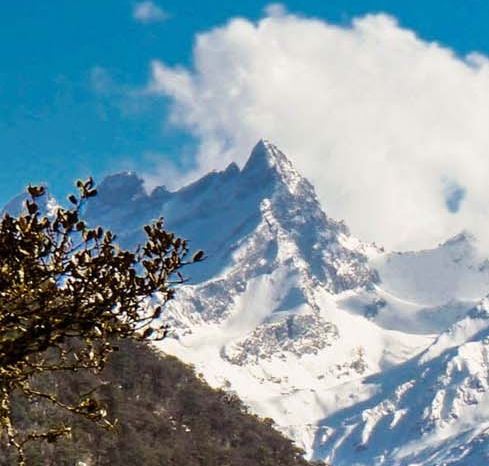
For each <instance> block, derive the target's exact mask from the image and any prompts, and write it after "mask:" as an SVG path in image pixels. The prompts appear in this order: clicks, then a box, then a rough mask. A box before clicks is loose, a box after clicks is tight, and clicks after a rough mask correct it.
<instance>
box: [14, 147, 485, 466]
mask: <svg viewBox="0 0 489 466" xmlns="http://www.w3.org/2000/svg"><path fill="white" fill-rule="evenodd" d="M163 181H164V180H163ZM98 188H99V196H97V197H96V198H95V199H94V202H92V203H90V204H89V206H88V208H87V211H86V215H87V217H88V219H89V221H90V223H92V224H102V225H104V226H106V227H108V228H111V229H112V230H113V231H114V232H116V233H117V234H118V237H119V240H120V242H121V243H123V245H124V246H126V247H128V246H134V245H136V244H137V243H138V242H140V241H141V239H142V236H141V235H142V234H141V226H142V225H143V224H145V223H148V222H150V221H151V220H152V219H154V218H156V217H159V216H164V217H165V220H166V221H167V228H168V229H170V230H173V231H175V232H176V233H177V234H178V235H179V236H183V237H187V238H189V239H190V240H191V243H190V244H191V247H192V248H193V249H203V250H205V252H206V255H207V258H206V260H205V261H203V262H202V263H199V264H195V265H193V266H192V267H191V268H189V269H188V276H189V278H190V281H189V283H188V284H187V285H186V286H184V287H182V288H181V289H180V290H179V291H178V293H177V298H176V300H175V301H174V302H171V303H169V306H167V307H166V312H165V314H164V316H163V319H165V322H167V323H170V325H171V333H170V335H169V338H168V339H166V340H165V341H163V342H162V343H161V344H160V348H161V349H162V350H163V351H165V352H167V353H169V354H174V355H176V356H178V357H179V358H181V359H182V360H184V361H186V362H190V363H192V364H194V365H195V367H196V368H197V370H198V371H199V372H200V373H202V374H203V375H204V377H205V378H206V380H207V381H208V382H209V383H210V384H211V385H213V386H214V387H223V388H225V389H226V390H228V391H232V392H235V393H237V394H238V395H239V396H240V397H241V398H242V399H243V400H244V402H245V403H246V405H247V406H249V407H250V409H251V410H252V411H253V412H255V413H259V414H260V415H262V416H265V417H269V418H273V419H274V420H275V422H276V424H277V426H278V427H279V428H280V430H281V431H282V432H284V433H286V434H287V435H288V436H290V437H291V438H292V439H294V440H295V441H296V443H297V444H298V445H300V446H301V447H303V448H304V449H305V450H306V452H307V455H308V456H310V457H312V456H314V457H316V458H320V459H321V458H322V459H324V458H329V459H331V460H332V461H334V463H335V464H337V465H341V464H345V465H346V464H358V465H362V464H363V465H377V464H379V465H380V464H386V465H391V464H392V465H394V464H400V465H401V464H402V465H404V464H405V465H408V464H418V465H424V466H428V465H433V466H434V465H438V464H443V462H446V463H447V464H460V465H462V464H483V463H484V462H485V455H486V450H487V449H488V447H487V445H488V444H487V441H486V440H485V439H486V431H485V429H486V427H488V422H489V412H486V411H485V410H483V409H480V406H482V405H484V403H485V392H486V386H487V385H488V384H489V374H488V373H487V361H486V359H485V358H486V349H485V347H486V343H485V342H486V317H485V314H484V313H485V311H484V309H485V308H486V304H484V303H485V301H481V299H482V298H483V297H484V296H486V295H487V294H488V292H489V267H488V262H487V260H485V259H484V258H483V257H481V256H480V253H479V252H478V248H477V244H476V241H475V239H474V238H473V237H472V236H471V235H470V234H469V233H467V232H464V233H462V234H460V235H458V236H456V237H454V238H452V239H450V240H448V241H446V242H445V243H443V244H441V245H439V246H438V247H436V248H433V249H431V250H424V251H413V252H404V253H396V252H387V253H386V252H383V251H382V250H380V249H378V248H377V247H375V246H374V245H369V244H365V243H362V242H361V241H359V240H357V239H355V238H354V237H352V236H351V235H350V233H349V231H348V228H347V227H346V226H345V225H344V223H343V222H340V221H336V220H333V219H331V218H329V217H328V216H327V215H326V214H325V213H324V212H323V210H322V209H321V206H320V205H319V202H318V200H317V197H316V195H315V192H314V188H313V187H312V186H311V184H310V183H309V182H308V181H307V180H305V179H304V178H303V177H302V176H301V175H300V174H299V173H298V172H297V171H296V170H295V168H294V167H293V166H292V164H291V163H290V161H289V160H288V159H287V157H286V156H285V155H284V154H283V153H282V152H281V151H280V150H278V149H277V148H276V147H275V146H274V145H272V144H270V143H269V142H267V141H260V142H259V143H258V144H257V145H256V147H255V148H254V149H253V151H252V153H251V156H250V158H249V160H248V162H247V163H246V164H245V166H244V167H243V168H241V169H240V168H239V167H238V166H236V165H235V164H231V165H230V166H229V167H228V168H227V169H226V170H225V171H223V172H212V173H210V174H208V175H206V176H204V177H203V178H201V179H200V180H198V181H196V182H195V183H192V184H191V185H189V186H186V187H183V188H181V189H179V190H178V191H175V192H170V191H168V190H167V189H166V188H164V187H159V188H156V189H155V190H154V191H153V192H151V193H146V192H145V191H144V189H143V181H142V180H141V179H139V178H138V177H137V175H135V174H134V173H122V174H117V175H113V176H110V177H108V178H106V179H105V180H103V182H102V183H100V185H99V187H98ZM18 204H19V203H18V200H17V201H16V203H14V207H15V206H18ZM155 301H157V299H156V300H155ZM480 301H481V302H480ZM155 304H156V302H155ZM474 407H475V408H474ZM473 413H477V416H476V417H474V416H473ZM457 416H458V417H457ZM462 420H463V422H462ZM464 442H465V443H467V444H468V445H469V447H467V448H465V447H463V444H464ZM469 458H470V461H472V463H464V461H469Z"/></svg>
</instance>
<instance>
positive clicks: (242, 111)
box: [149, 6, 489, 249]
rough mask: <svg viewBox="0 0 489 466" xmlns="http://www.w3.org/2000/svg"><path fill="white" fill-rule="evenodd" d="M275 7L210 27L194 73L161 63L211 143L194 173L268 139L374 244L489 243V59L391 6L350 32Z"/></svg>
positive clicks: (176, 110)
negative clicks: (402, 21)
mask: <svg viewBox="0 0 489 466" xmlns="http://www.w3.org/2000/svg"><path fill="white" fill-rule="evenodd" d="M267 11H268V16H267V17H265V18H263V19H262V20H260V21H259V22H258V23H252V22H249V21H247V20H244V19H235V20H231V21H230V22H229V23H228V24H227V25H225V26H223V27H219V28H216V29H214V30H211V31H209V32H206V33H204V34H200V35H199V36H198V37H197V40H196V45H195V49H194V53H195V56H194V67H193V68H192V69H183V68H171V67H168V66H166V65H165V64H164V63H161V62H157V61H155V62H154V63H153V64H152V70H153V71H152V72H153V78H152V83H151V84H150V86H149V87H150V89H151V90H152V92H156V93H161V94H163V95H166V96H168V97H169V98H170V99H171V100H172V101H173V112H172V115H171V119H172V121H173V122H174V123H175V124H177V125H179V126H181V127H182V128H184V129H186V130H188V131H189V132H190V133H191V134H193V136H194V137H196V138H197V140H198V141H200V147H199V151H198V155H197V164H198V167H199V168H198V170H197V171H196V172H195V173H193V175H194V176H197V175H200V174H202V173H205V172H207V171H208V170H211V169H221V168H223V167H224V166H225V165H226V164H228V163H229V162H231V161H236V162H238V163H243V162H244V160H245V159H246V158H247V156H248V153H249V150H250V148H251V147H252V146H253V144H254V143H255V142H256V141H257V139H258V138H260V137H262V136H263V137H267V138H268V139H270V140H271V141H273V142H275V143H276V144H277V145H278V146H279V147H280V148H282V149H283V150H284V151H285V152H286V153H287V154H289V155H290V157H291V158H292V160H293V161H294V162H295V164H296V166H298V168H299V169H300V170H301V171H302V172H303V173H304V175H306V176H307V177H308V178H310V179H311V180H312V181H313V183H314V184H315V186H316V188H317V191H318V195H319V197H320V200H321V201H322V203H323V206H325V210H326V212H327V213H328V214H330V215H332V216H334V217H337V218H344V219H345V220H346V221H347V223H348V224H349V225H350V227H351V229H352V231H353V232H354V233H355V234H357V235H359V236H360V237H362V238H364V239H367V240H373V241H377V242H380V243H383V244H385V245H386V246H387V247H390V248H401V249H405V248H418V247H429V246H432V245H434V244H436V243H437V242H439V241H443V240H445V239H446V238H447V237H449V236H450V235H453V234H456V233H458V232H459V231H460V230H462V229H464V228H468V229H471V230H473V231H476V232H479V233H480V235H481V236H485V237H487V236H488V235H487V232H488V231H489V197H488V190H487V174H488V173H489V157H488V155H487V154H488V148H489V132H488V131H487V121H489V61H488V60H487V58H486V57H484V56H481V55H475V54H472V55H470V56H469V57H466V58H460V57H457V56H456V55H455V54H454V53H453V52H452V51H451V50H450V49H448V48H445V47H442V46H441V45H439V44H436V43H433V42H426V41H424V40H422V39H420V38H419V37H417V36H416V34H415V33H413V32H412V31H410V30H407V29H403V28H402V27H400V26H399V25H398V24H397V23H396V21H395V19H393V18H391V17H389V16H386V15H383V14H378V15H368V16H365V17H362V18H359V19H356V20H354V21H353V23H352V24H351V25H350V26H348V27H339V26H335V25H331V24H328V23H326V22H323V21H320V20H316V19H308V18H303V17H296V16H293V15H291V14H287V13H286V14H283V13H284V12H283V11H282V9H281V7H276V6H273V7H272V6H269V7H268V10H267ZM277 13H280V14H277ZM298 37H300V38H301V40H300V42H298V41H297V38H298ZM447 183H448V184H447ZM447 186H448V188H447Z"/></svg>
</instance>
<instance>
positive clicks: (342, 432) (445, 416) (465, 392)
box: [315, 299, 489, 466]
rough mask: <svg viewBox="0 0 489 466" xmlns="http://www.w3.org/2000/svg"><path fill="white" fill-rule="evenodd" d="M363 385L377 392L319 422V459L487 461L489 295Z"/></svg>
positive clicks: (433, 463) (401, 465) (429, 465)
mask: <svg viewBox="0 0 489 466" xmlns="http://www.w3.org/2000/svg"><path fill="white" fill-rule="evenodd" d="M363 384H364V385H365V386H370V390H371V392H372V394H373V395H372V396H371V397H369V398H368V399H367V400H364V401H363V402H362V403H360V404H358V405H355V406H352V407H350V408H348V409H345V410H343V411H339V412H337V413H335V414H333V415H332V416H330V417H328V418H326V419H325V420H323V422H322V423H321V424H322V425H321V428H320V430H319V431H318V435H317V437H316V441H315V442H316V445H315V454H316V455H318V457H321V458H327V459H329V460H330V461H332V462H333V463H334V464H335V465H337V466H342V465H345V466H346V465H351V464H363V465H380V464H382V465H392V466H394V465H398V466H408V465H412V464H422V465H424V466H437V465H440V464H444V465H462V464H484V463H485V462H486V461H487V459H489V443H487V440H485V439H486V438H487V436H488V434H489V405H488V402H489V300H488V299H484V300H483V301H482V302H481V303H479V304H478V305H477V306H476V307H474V308H473V309H471V310H470V312H469V313H468V314H467V316H466V317H465V318H463V319H461V320H460V321H459V322H457V323H456V324H454V325H453V326H451V327H450V328H449V329H448V330H447V331H445V332H443V333H442V334H441V335H440V336H439V337H438V338H437V339H436V341H435V342H434V343H433V344H432V345H431V346H430V347H429V348H428V349H427V350H426V351H424V352H423V353H422V354H421V355H419V356H418V357H416V358H414V359H412V360H410V361H408V362H406V363H404V364H401V365H399V366H396V367H394V368H393V369H391V370H390V371H386V372H385V373H382V374H377V375H374V376H372V377H368V378H366V379H365V380H364V381H363ZM400 439H402V443H401V442H400V441H399V440H400Z"/></svg>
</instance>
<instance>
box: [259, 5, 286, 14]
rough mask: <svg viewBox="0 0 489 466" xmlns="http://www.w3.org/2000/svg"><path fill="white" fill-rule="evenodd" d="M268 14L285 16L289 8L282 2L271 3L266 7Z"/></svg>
mask: <svg viewBox="0 0 489 466" xmlns="http://www.w3.org/2000/svg"><path fill="white" fill-rule="evenodd" d="M264 11H265V14H266V15H267V16H275V17H277V16H285V15H286V14H287V8H286V7H285V5H284V4H282V3H269V4H268V5H267V6H266V7H265V9H264Z"/></svg>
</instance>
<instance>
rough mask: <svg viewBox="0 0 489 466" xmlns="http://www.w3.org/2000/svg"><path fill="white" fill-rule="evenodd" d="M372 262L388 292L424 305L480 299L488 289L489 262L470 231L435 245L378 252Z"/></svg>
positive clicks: (430, 305) (381, 285)
mask: <svg viewBox="0 0 489 466" xmlns="http://www.w3.org/2000/svg"><path fill="white" fill-rule="evenodd" d="M372 265H373V267H375V268H376V269H377V270H378V272H379V274H380V277H381V283H379V287H381V288H382V289H383V290H384V291H385V292H387V293H390V294H393V295H395V296H396V297H397V298H399V299H404V300H409V301H415V302H416V303H418V304H422V305H423V306H424V307H434V306H439V305H442V304H445V303H447V302H449V301H453V300H465V301H472V300H477V299H480V297H481V296H483V295H484V294H485V293H486V292H487V290H488V289H489V262H488V261H487V259H485V260H482V259H481V258H480V253H479V252H478V251H477V244H476V240H475V238H474V237H473V236H472V235H471V234H470V233H467V232H463V233H461V234H459V235H457V236H455V237H454V238H452V239H450V240H448V241H447V242H445V243H443V244H441V245H440V246H439V247H437V248H435V249H431V250H426V251H419V252H409V253H393V254H385V255H382V256H378V257H377V258H375V259H374V260H373V261H372Z"/></svg>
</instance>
